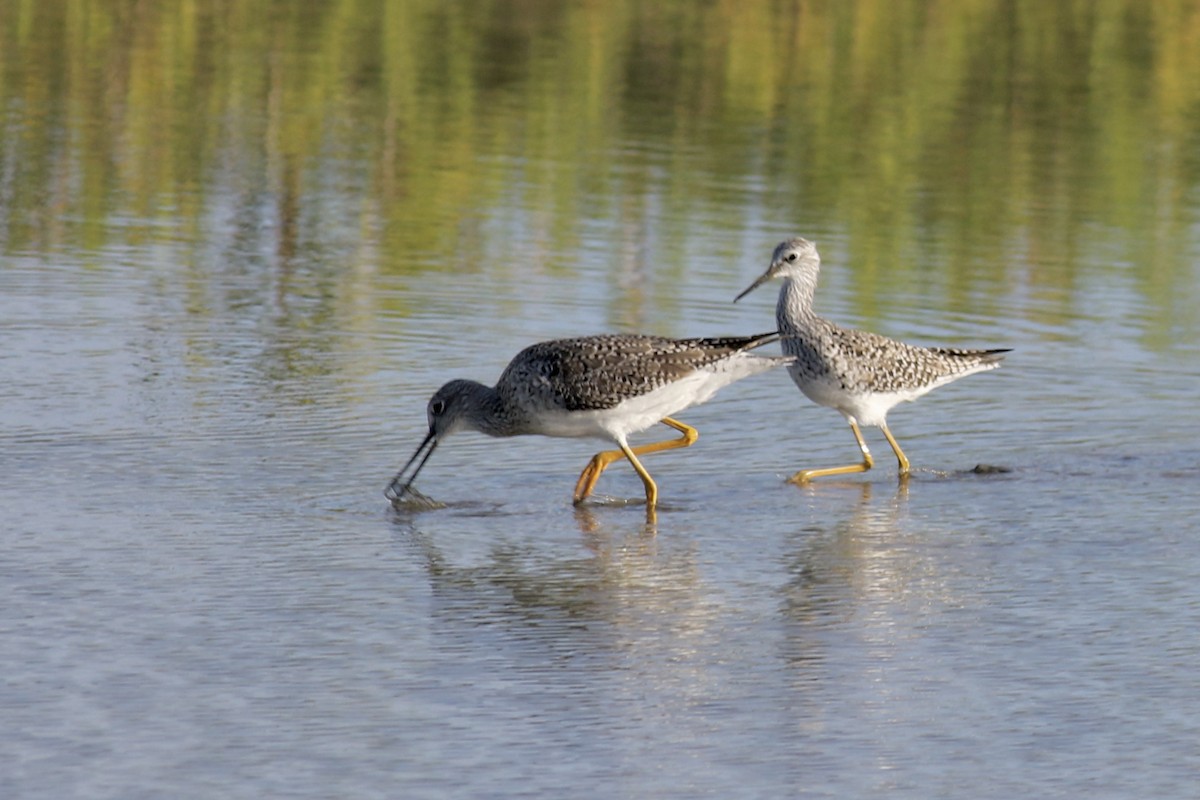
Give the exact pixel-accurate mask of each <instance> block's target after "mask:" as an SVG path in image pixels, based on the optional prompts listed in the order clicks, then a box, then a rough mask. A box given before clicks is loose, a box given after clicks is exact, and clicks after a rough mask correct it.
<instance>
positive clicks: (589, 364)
mask: <svg viewBox="0 0 1200 800" xmlns="http://www.w3.org/2000/svg"><path fill="white" fill-rule="evenodd" d="M778 339H779V337H778V335H777V334H776V333H775V332H771V333H765V334H760V335H757V336H743V337H731V338H717V339H667V338H664V337H661V336H644V335H639V334H615V335H607V336H584V337H579V338H575V339H556V340H554V341H549V342H540V343H538V344H534V345H530V346H529V347H527V348H525V349H524V350H522V351H521V352H520V353H518V354H517V355H516V357H515V358H513V360H512V361H511V362H510V363H509V365H508V367H507V368H505V370H504V372H503V373H502V374H501V375H500V379H499V380H498V381H497V382H496V385H495V386H494V387H493V386H484V385H483V384H481V383H478V382H476V381H470V380H454V381H450V382H449V383H447V384H446V385H445V386H443V387H442V388H440V389H438V390H437V392H435V393H434V395H433V397H432V398H431V399H430V401H429V406H428V409H427V411H428V418H429V434H428V435H427V436H426V437H425V440H424V441H423V442H422V443H421V446H420V447H419V448H417V452H416V453H415V454H414V455H413V457H412V458H411V459H409V461H408V463H407V464H405V466H404V468H403V469H402V470H400V472H399V474H397V475H396V477H395V478H394V479H393V480H392V482H391V483H390V484H389V485H388V487H387V490H386V492H385V494H386V495H387V496H388V498H390V499H391V500H393V501H399V500H401V499H402V498H403V497H404V496H405V494H406V493H407V492H408V490H409V488H410V487H411V486H412V483H413V481H414V480H415V479H416V476H417V473H418V472H420V470H421V467H422V466H424V464H425V461H426V460H427V459H428V458H429V456H430V455H431V454H432V453H433V450H434V448H436V447H437V444H438V442H439V441H441V440H442V439H443V438H445V437H446V436H449V435H450V434H451V433H454V432H455V431H458V430H476V431H479V432H481V433H485V434H487V435H489V436H521V435H525V434H540V435H543V436H566V437H596V438H601V439H608V440H610V441H613V442H616V444H617V445H618V447H620V450H610V451H605V452H602V453H599V454H597V455H596V456H595V457H594V458H593V459H592V460H591V461H590V462H589V463H588V466H587V467H586V468H585V469H584V471H583V473H582V474H581V475H580V476H579V480H578V482H577V483H576V485H575V502H576V503H579V502H581V501H582V500H584V499H585V498H586V497H588V496H589V495H590V494H591V492H592V489H593V488H594V486H595V484H596V481H597V479H598V478H599V477H600V473H602V472H603V471H604V469H605V468H606V467H607V466H608V464H610V463H612V462H613V461H616V460H618V459H620V458H628V459H629V461H630V462H631V464H632V465H633V467H634V469H635V470H636V471H637V473H638V475H639V476H640V477H641V478H642V482H643V484H644V485H645V487H646V502H647V505H649V506H650V507H653V506H654V504H655V502H656V500H657V497H658V489H657V487H656V486H655V484H654V481H653V480H652V479H651V478H650V475H649V473H647V472H646V470H645V468H644V467H642V465H641V463H640V462H639V461H638V460H637V458H636V456H637V455H641V454H645V453H652V452H656V451H658V450H666V449H671V448H675V447H687V446H688V445H690V444H691V443H692V442H694V441H695V440H696V436H697V433H696V431H695V429H694V428H691V427H690V426H688V425H684V424H683V423H681V422H678V421H676V420H674V419H671V415H672V414H675V413H677V412H679V411H682V410H683V409H685V408H687V407H689V406H692V405H696V404H698V403H703V402H704V401H706V400H708V399H709V398H710V397H712V395H713V394H715V393H716V392H717V391H718V390H719V389H720V388H721V387H723V386H726V385H728V384H730V383H732V382H734V381H736V380H739V379H741V378H744V377H748V376H750V375H754V374H757V373H759V372H763V371H764V370H767V369H771V368H772V367H777V366H782V365H784V364H790V363H791V362H792V360H793V359H792V357H791V356H758V355H754V354H752V353H751V352H750V351H751V350H753V349H754V348H756V347H761V346H762V345H764V344H768V343H770V342H774V341H777V340H778ZM659 422H661V423H663V424H665V425H667V426H669V427H672V428H674V429H675V430H677V431H679V432H680V433H682V434H683V436H682V438H680V439H672V440H669V441H665V442H655V443H652V444H647V445H642V446H640V447H636V448H631V447H629V444H628V441H627V437H628V435H629V434H631V433H636V432H638V431H641V430H645V429H646V428H648V427H650V426H651V425H654V424H655V423H659ZM422 452H424V453H425V454H424V456H423V457H421V454H422ZM418 457H421V460H420V462H419V463H417V466H416V469H415V470H413V472H412V474H411V475H409V476H408V477H406V474H407V473H408V470H409V467H411V466H412V465H413V464H414V463H416V462H417V459H418Z"/></svg>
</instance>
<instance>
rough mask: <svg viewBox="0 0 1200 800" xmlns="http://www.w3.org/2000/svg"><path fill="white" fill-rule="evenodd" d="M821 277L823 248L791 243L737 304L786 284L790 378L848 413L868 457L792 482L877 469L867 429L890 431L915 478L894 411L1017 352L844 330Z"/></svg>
mask: <svg viewBox="0 0 1200 800" xmlns="http://www.w3.org/2000/svg"><path fill="white" fill-rule="evenodd" d="M820 271H821V257H820V256H819V255H818V254H817V248H816V246H815V245H814V244H813V243H812V242H810V241H808V240H806V239H800V238H795V239H788V240H787V241H785V242H782V243H781V244H780V245H779V246H778V247H776V248H775V253H774V254H773V255H772V256H771V266H769V267H768V268H767V271H766V272H764V273H763V274H762V275H761V276H760V277H759V278H758V279H757V280H756V281H754V283H752V284H750V286H749V287H748V288H747V289H746V290H745V291H744V292H742V293H741V294H739V295H738V296H737V297H736V298H734V302H735V303H736V302H737V301H738V300H741V299H742V298H743V297H745V296H746V295H747V294H749V293H750V292H752V291H754V290H755V289H757V288H758V287H759V286H761V285H762V284H764V283H766V282H767V281H769V280H771V279H772V278H782V279H783V288H782V289H780V290H779V302H778V304H777V305H776V307H775V320H776V322H777V323H778V325H779V335H780V337H781V341H782V347H783V352H784V353H787V354H789V355H792V356H795V359H796V360H795V361H794V362H793V363H792V364H790V365H789V366H788V372H789V373H790V374H791V376H792V380H794V381H795V382H796V385H797V386H798V387H800V391H801V392H803V393H804V394H805V395H806V396H807V397H808V399H810V400H812V401H813V402H814V403H817V404H819V405H823V406H828V407H830V408H835V409H837V410H838V411H840V412H842V415H843V416H844V417H845V418H846V421H847V422H849V423H850V430H851V431H852V432H853V433H854V439H855V441H857V442H858V447H859V449H860V450H861V451H862V462H861V463H858V464H849V465H847V466H843V467H827V468H823V469H805V470H801V471H799V472H797V473H796V474H795V475H793V476H791V477H790V478H788V482H790V483H797V484H805V483H808V482H809V481H810V480H812V479H813V478H818V477H821V476H824V475H843V474H847V473H853V472H866V471H867V470H869V469H870V468H871V467H872V466H873V465H874V460H873V459H872V458H871V451H870V450H869V449H867V443H866V441H865V440H864V439H863V435H862V431H861V430H860V429H859V426H860V425H866V426H875V427H878V428H879V429H880V430H882V431H883V435H884V436H885V437H887V440H888V444H890V445H891V446H892V451H893V452H894V453H895V454H896V460H897V461H898V462H899V465H900V478H901V480H903V479H905V478H907V477H908V474H909V462H908V458H907V457H905V455H904V451H903V450H901V449H900V445H899V444H898V443H897V442H896V438H895V437H894V436H892V432H891V431H890V430H888V426H887V414H888V411H890V410H891V409H892V407H893V406H895V405H897V404H899V403H902V402H905V401H911V400H916V399H917V398H918V397H920V396H921V395H923V394H925V393H926V392H928V391H931V390H933V389H936V388H937V387H939V386H942V385H944V384H947V383H950V382H951V381H955V380H958V379H959V378H962V377H965V376H967V375H971V374H973V373H976V372H983V371H985V370H989V369H995V368H996V367H999V366H1000V362H1001V360H1002V359H1003V357H1004V356H1003V355H1002V354H1003V353H1007V352H1009V350H1008V349H1001V350H958V349H954V348H947V347H917V346H914V345H910V344H905V343H904V342H898V341H896V340H895V339H889V338H887V337H886V336H880V335H879V334H877V333H871V332H869V331H860V330H854V329H852V328H843V327H842V326H840V325H837V324H835V323H833V322H831V321H829V320H827V319H825V318H824V317H820V316H818V315H817V313H816V312H815V311H814V310H813V295H814V293H815V292H816V289H817V276H818V275H819V273H820Z"/></svg>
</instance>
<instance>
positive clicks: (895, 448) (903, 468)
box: [879, 422, 908, 480]
mask: <svg viewBox="0 0 1200 800" xmlns="http://www.w3.org/2000/svg"><path fill="white" fill-rule="evenodd" d="M879 427H880V429H881V430H882V431H883V435H884V436H886V437H887V440H888V444H890V445H891V446H892V452H894V453H895V454H896V461H897V462H899V464H900V479H901V480H904V479H905V478H907V477H908V457H907V456H905V455H904V451H903V450H901V449H900V445H899V444H898V443H897V442H896V437H894V436H892V432H891V431H889V430H888V426H887V423H886V422H884V423H880V425H879Z"/></svg>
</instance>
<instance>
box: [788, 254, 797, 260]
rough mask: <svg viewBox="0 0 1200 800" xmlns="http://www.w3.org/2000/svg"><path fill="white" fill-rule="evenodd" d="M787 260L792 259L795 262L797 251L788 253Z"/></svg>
mask: <svg viewBox="0 0 1200 800" xmlns="http://www.w3.org/2000/svg"><path fill="white" fill-rule="evenodd" d="M787 260H788V261H792V262H794V261H795V260H796V254H795V253H788V256H787Z"/></svg>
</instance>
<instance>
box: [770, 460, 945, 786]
mask: <svg viewBox="0 0 1200 800" xmlns="http://www.w3.org/2000/svg"><path fill="white" fill-rule="evenodd" d="M806 491H808V492H810V493H811V496H812V498H813V501H814V503H819V504H821V505H829V506H831V507H832V506H834V505H844V506H846V507H847V508H848V510H847V511H846V512H844V513H843V516H842V518H841V519H839V520H838V521H837V522H835V523H833V524H832V525H826V524H822V523H820V522H816V523H814V524H813V525H810V526H807V527H805V528H803V529H800V530H798V531H797V532H796V534H795V543H796V546H795V548H794V549H792V550H791V551H790V552H789V554H788V556H787V558H788V564H787V570H788V572H789V573H790V575H791V579H790V580H789V581H788V583H787V585H786V586H785V587H784V588H783V592H782V604H781V608H782V617H783V619H784V625H785V628H786V633H785V636H784V637H783V645H782V647H783V652H782V654H781V655H782V657H783V659H784V660H785V661H786V662H787V663H788V664H789V665H790V669H791V671H792V677H791V680H792V682H793V685H794V686H795V687H796V690H797V697H798V698H800V699H799V700H798V702H799V703H800V706H801V708H802V709H803V714H802V716H801V717H798V719H799V720H800V722H799V724H800V726H801V727H802V728H803V729H805V730H809V731H810V732H811V731H822V732H823V734H824V735H828V733H829V732H830V730H831V729H836V728H838V727H839V726H841V725H843V724H847V720H851V723H849V724H853V720H857V721H858V723H861V722H863V719H864V718H866V719H867V720H868V721H878V722H881V723H882V722H884V721H886V719H887V718H888V716H889V714H905V713H909V709H908V706H906V705H903V703H907V702H908V701H907V700H902V701H897V699H896V697H897V695H899V694H906V692H907V691H909V690H911V687H912V686H913V685H921V683H922V681H923V680H924V678H922V677H921V676H920V675H919V674H914V673H913V671H914V670H918V669H919V668H918V667H916V666H914V665H913V664H912V663H910V662H911V661H912V659H911V656H910V654H911V653H912V652H918V653H919V652H924V647H925V646H926V645H922V643H921V642H920V640H921V638H922V637H924V636H926V635H927V631H928V628H929V626H930V625H931V624H932V622H931V621H933V620H936V619H937V617H938V615H940V614H942V613H944V612H945V611H946V610H947V609H950V608H954V607H957V606H959V605H961V604H962V603H964V602H966V601H965V600H964V598H962V597H960V596H957V595H956V593H955V591H954V590H952V589H951V588H950V587H951V586H952V585H953V575H952V574H951V572H952V570H953V566H952V564H951V563H949V562H948V561H947V559H948V557H947V556H946V555H945V554H944V551H941V550H939V547H938V545H936V544H930V541H929V540H930V538H931V537H933V536H935V534H936V528H937V525H936V523H934V524H932V525H931V524H930V523H929V522H927V521H924V520H914V519H913V517H912V515H911V514H910V506H909V494H910V491H911V490H910V487H909V485H908V484H907V482H905V483H902V484H901V485H900V486H899V487H898V488H895V489H893V488H891V487H889V488H888V489H887V490H886V491H880V487H877V486H873V485H872V484H871V483H862V484H859V485H858V486H855V487H853V488H851V487H850V486H849V485H848V484H843V485H835V484H826V485H824V486H821V487H813V488H810V489H807V490H806ZM877 495H882V496H877ZM818 519H819V518H818ZM901 675H902V677H901ZM902 687H904V688H902ZM897 702H900V703H901V705H899V706H898V705H897ZM889 753H890V751H889V752H880V753H876V754H875V757H876V760H877V762H878V763H877V764H876V766H878V767H880V768H888V766H889V763H890V762H889V759H890V758H891V755H890V754H889ZM864 755H866V754H864Z"/></svg>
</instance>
